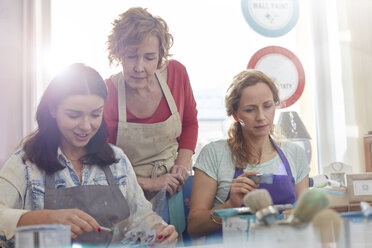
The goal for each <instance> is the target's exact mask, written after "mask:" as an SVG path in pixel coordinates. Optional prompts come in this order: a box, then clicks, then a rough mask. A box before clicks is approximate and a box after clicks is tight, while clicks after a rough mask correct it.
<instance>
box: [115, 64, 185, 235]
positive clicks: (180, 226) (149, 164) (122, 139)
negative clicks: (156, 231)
mask: <svg viewBox="0 0 372 248" xmlns="http://www.w3.org/2000/svg"><path fill="white" fill-rule="evenodd" d="M155 76H156V78H157V79H158V81H159V84H160V87H161V89H162V91H163V94H164V96H165V99H166V101H167V103H168V106H169V109H170V111H171V116H170V117H169V118H168V119H167V120H165V121H163V122H158V123H153V124H142V123H128V122H127V107H126V100H125V83H124V76H123V73H119V74H116V75H114V76H113V77H112V78H111V80H112V81H113V83H114V84H115V83H116V85H117V87H118V110H119V121H118V134H117V138H116V145H117V146H119V147H121V148H122V149H123V150H124V152H125V154H126V155H127V156H128V158H129V160H130V161H131V163H132V165H133V168H134V171H135V172H136V175H137V176H139V177H145V178H156V177H159V176H161V175H164V174H166V173H169V172H170V169H171V168H172V166H173V165H174V163H175V160H176V156H177V150H178V141H177V137H179V136H180V134H181V131H182V124H181V118H180V115H179V113H178V110H177V106H176V103H175V101H174V99H173V96H172V94H171V92H170V90H169V87H168V85H167V83H166V79H165V78H163V76H162V75H161V74H160V72H159V71H158V70H157V71H156V72H155ZM144 193H145V197H146V199H148V200H150V201H151V203H152V204H153V210H155V209H158V206H157V205H158V204H159V203H158V202H157V200H158V199H156V198H157V197H154V196H156V195H157V193H158V192H149V191H144ZM164 193H165V192H164ZM158 196H159V195H158ZM182 196H183V193H182V190H181V191H179V192H177V193H176V194H174V195H173V196H172V198H168V200H167V201H166V207H165V211H166V210H167V209H168V210H169V217H164V215H162V217H163V218H164V219H167V218H169V221H170V223H171V224H172V225H174V226H175V227H176V230H177V232H178V233H179V234H181V233H183V232H184V230H185V228H186V224H185V215H184V206H183V197H182ZM161 198H162V197H161ZM159 205H162V203H160V204H159ZM157 212H158V211H157ZM160 212H163V211H161V210H160ZM166 212H168V211H166ZM160 215H161V214H160Z"/></svg>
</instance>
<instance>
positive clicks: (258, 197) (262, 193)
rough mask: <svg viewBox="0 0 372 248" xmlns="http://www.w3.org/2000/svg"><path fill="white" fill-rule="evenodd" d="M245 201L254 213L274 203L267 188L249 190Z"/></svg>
mask: <svg viewBox="0 0 372 248" xmlns="http://www.w3.org/2000/svg"><path fill="white" fill-rule="evenodd" d="M243 202H244V205H245V206H247V207H249V208H250V209H251V210H252V212H253V213H256V212H257V211H259V210H261V209H263V208H266V207H268V206H271V205H273V200H272V199H271V196H270V194H269V192H268V191H267V190H266V189H256V190H253V191H251V192H249V193H248V194H246V195H245V196H244V198H243Z"/></svg>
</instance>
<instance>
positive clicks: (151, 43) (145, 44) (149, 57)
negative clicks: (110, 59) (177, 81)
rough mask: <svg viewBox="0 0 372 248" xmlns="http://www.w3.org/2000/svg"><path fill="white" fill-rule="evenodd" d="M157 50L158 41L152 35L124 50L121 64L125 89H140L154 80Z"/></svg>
mask: <svg viewBox="0 0 372 248" xmlns="http://www.w3.org/2000/svg"><path fill="white" fill-rule="evenodd" d="M159 50H160V49H159V40H158V38H157V37H156V36H154V35H148V36H147V37H146V38H145V39H144V40H143V41H142V42H141V43H139V44H136V45H131V46H128V47H127V48H126V49H125V52H124V55H123V57H122V59H121V63H122V66H123V72H124V80H125V83H126V85H127V87H130V88H132V89H141V88H144V87H146V86H147V85H148V83H149V82H151V80H154V79H155V75H154V73H155V70H156V69H157V65H158V60H159Z"/></svg>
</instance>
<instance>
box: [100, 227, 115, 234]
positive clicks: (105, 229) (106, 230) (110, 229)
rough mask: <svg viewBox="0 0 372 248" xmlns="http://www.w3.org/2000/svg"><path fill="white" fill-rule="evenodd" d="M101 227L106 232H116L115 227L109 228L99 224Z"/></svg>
mask: <svg viewBox="0 0 372 248" xmlns="http://www.w3.org/2000/svg"><path fill="white" fill-rule="evenodd" d="M99 228H100V229H101V231H104V232H110V233H113V232H114V228H108V227H104V226H99Z"/></svg>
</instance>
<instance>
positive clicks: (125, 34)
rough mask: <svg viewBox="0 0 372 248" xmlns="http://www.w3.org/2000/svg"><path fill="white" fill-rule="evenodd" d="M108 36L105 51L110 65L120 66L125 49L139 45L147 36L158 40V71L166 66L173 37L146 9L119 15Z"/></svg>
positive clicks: (161, 20)
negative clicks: (153, 36)
mask: <svg viewBox="0 0 372 248" xmlns="http://www.w3.org/2000/svg"><path fill="white" fill-rule="evenodd" d="M112 25H113V28H112V31H111V34H110V35H109V36H108V41H107V43H106V44H107V51H108V59H109V62H110V65H112V64H113V63H114V62H116V65H118V64H120V61H121V58H122V56H123V54H124V52H125V49H126V47H128V46H130V45H135V44H139V43H140V42H142V41H143V40H144V39H145V38H146V37H147V36H148V35H149V34H150V35H155V36H156V37H157V38H158V39H159V44H160V45H159V60H158V67H157V68H158V69H159V68H161V67H162V66H164V65H166V64H167V62H168V58H169V57H170V56H171V54H169V50H170V48H171V47H172V45H173V36H172V35H171V34H170V33H169V28H168V25H167V23H166V22H165V21H164V20H163V19H162V18H160V17H157V16H153V15H152V14H151V13H149V12H148V11H147V9H146V8H140V7H135V8H130V9H128V10H127V11H126V12H124V13H122V14H121V15H119V18H118V19H116V20H115V21H114V22H113V23H112Z"/></svg>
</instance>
